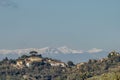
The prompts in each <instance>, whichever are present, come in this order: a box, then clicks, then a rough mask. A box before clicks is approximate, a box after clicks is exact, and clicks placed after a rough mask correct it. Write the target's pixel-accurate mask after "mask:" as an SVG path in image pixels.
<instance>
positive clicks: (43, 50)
mask: <svg viewBox="0 0 120 80" xmlns="http://www.w3.org/2000/svg"><path fill="white" fill-rule="evenodd" d="M33 50H34V51H37V52H38V53H39V54H58V53H63V54H68V53H69V54H70V53H83V51H82V50H74V49H70V48H68V47H66V46H63V47H59V48H51V47H45V48H40V49H38V48H28V49H16V50H5V49H4V50H0V54H9V53H16V54H25V53H29V52H30V51H33Z"/></svg>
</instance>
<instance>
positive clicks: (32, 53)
mask: <svg viewBox="0 0 120 80" xmlns="http://www.w3.org/2000/svg"><path fill="white" fill-rule="evenodd" d="M29 54H31V55H32V56H35V55H37V54H38V52H37V51H31V52H30V53H29Z"/></svg>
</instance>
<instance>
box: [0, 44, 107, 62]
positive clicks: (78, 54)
mask: <svg viewBox="0 0 120 80" xmlns="http://www.w3.org/2000/svg"><path fill="white" fill-rule="evenodd" d="M30 51H37V52H38V53H39V54H42V55H43V56H44V57H51V58H54V59H59V60H61V61H64V62H67V61H68V60H71V61H73V62H75V63H78V62H83V61H87V60H88V59H93V58H95V59H98V58H102V57H105V56H106V55H107V52H105V51H103V50H102V49H97V48H93V49H91V50H87V51H84V50H75V49H71V48H68V47H66V46H63V47H58V48H51V47H45V48H40V49H38V48H28V49H16V50H6V49H4V50H0V59H3V58H5V57H8V58H18V57H19V56H21V55H23V54H27V55H28V54H29V52H30Z"/></svg>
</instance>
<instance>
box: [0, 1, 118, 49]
mask: <svg viewBox="0 0 120 80" xmlns="http://www.w3.org/2000/svg"><path fill="white" fill-rule="evenodd" d="M7 1H10V0H6V3H7ZM11 1H14V0H11ZM119 4H120V0H59V1H58V0H15V2H13V3H12V2H11V3H10V5H8V6H2V5H0V49H17V48H31V47H34V48H41V47H46V46H52V47H58V46H64V45H66V46H69V47H71V48H75V49H91V48H101V49H108V50H112V49H119V48H120V5H119ZM14 5H17V7H14Z"/></svg>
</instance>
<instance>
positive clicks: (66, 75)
mask: <svg viewBox="0 0 120 80" xmlns="http://www.w3.org/2000/svg"><path fill="white" fill-rule="evenodd" d="M29 54H30V55H22V56H21V57H19V58H18V59H8V58H7V57H6V58H5V59H3V60H2V61H0V80H96V79H94V76H97V75H103V74H104V75H105V74H108V73H111V72H112V73H113V74H114V73H116V74H115V79H114V80H120V75H119V71H120V54H119V53H118V52H116V51H112V52H110V53H109V54H108V56H107V57H106V58H102V59H99V60H95V59H90V60H89V61H88V62H82V63H78V64H74V63H73V62H72V61H68V62H67V63H64V62H61V61H59V60H55V59H51V58H48V57H45V58H44V57H42V55H41V54H38V53H37V52H36V51H31V52H30V53H29ZM116 76H117V77H116ZM97 80H99V79H97ZM101 80H104V79H101ZM105 80H107V78H106V79H105ZM108 80H110V79H109V78H108Z"/></svg>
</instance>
